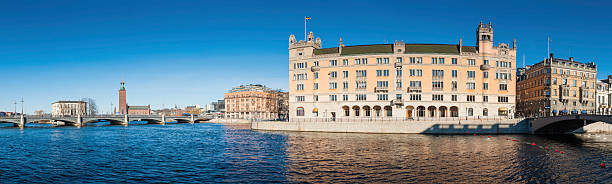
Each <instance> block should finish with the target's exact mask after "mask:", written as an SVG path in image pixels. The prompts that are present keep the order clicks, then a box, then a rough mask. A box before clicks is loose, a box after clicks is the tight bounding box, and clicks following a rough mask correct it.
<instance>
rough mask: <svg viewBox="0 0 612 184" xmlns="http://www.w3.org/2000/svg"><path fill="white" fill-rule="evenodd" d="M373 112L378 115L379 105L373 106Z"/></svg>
mask: <svg viewBox="0 0 612 184" xmlns="http://www.w3.org/2000/svg"><path fill="white" fill-rule="evenodd" d="M374 114H375V115H376V117H380V116H381V115H380V106H378V105H377V106H374Z"/></svg>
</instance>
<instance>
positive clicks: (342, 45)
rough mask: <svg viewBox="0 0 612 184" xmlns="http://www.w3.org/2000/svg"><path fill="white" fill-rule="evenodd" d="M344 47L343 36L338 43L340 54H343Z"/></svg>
mask: <svg viewBox="0 0 612 184" xmlns="http://www.w3.org/2000/svg"><path fill="white" fill-rule="evenodd" d="M342 47H344V44H342V37H340V44H338V54H341V55H342Z"/></svg>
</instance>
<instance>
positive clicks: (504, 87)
mask: <svg viewBox="0 0 612 184" xmlns="http://www.w3.org/2000/svg"><path fill="white" fill-rule="evenodd" d="M499 90H500V91H508V84H499Z"/></svg>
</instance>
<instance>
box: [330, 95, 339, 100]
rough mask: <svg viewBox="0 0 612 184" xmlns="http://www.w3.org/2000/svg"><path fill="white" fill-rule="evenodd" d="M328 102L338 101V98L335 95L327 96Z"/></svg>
mask: <svg viewBox="0 0 612 184" xmlns="http://www.w3.org/2000/svg"><path fill="white" fill-rule="evenodd" d="M329 101H332V102H335V101H338V98H337V97H336V95H329Z"/></svg>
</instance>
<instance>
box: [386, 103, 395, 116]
mask: <svg viewBox="0 0 612 184" xmlns="http://www.w3.org/2000/svg"><path fill="white" fill-rule="evenodd" d="M385 113H386V114H387V117H391V116H393V110H392V108H391V106H388V105H387V106H385Z"/></svg>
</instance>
